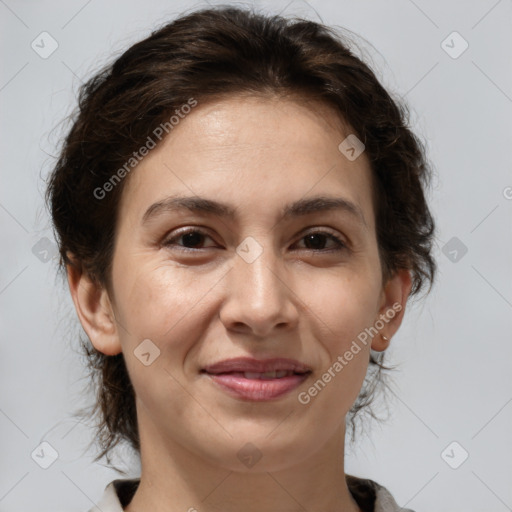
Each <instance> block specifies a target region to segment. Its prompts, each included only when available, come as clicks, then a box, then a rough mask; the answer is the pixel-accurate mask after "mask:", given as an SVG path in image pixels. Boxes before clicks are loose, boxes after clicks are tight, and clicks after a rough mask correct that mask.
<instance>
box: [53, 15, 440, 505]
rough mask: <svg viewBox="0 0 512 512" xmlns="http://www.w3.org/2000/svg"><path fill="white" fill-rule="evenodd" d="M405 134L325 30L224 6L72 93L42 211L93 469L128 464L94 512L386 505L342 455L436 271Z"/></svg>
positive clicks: (429, 223) (399, 115)
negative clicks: (131, 460) (119, 457)
mask: <svg viewBox="0 0 512 512" xmlns="http://www.w3.org/2000/svg"><path fill="white" fill-rule="evenodd" d="M406 121H407V120H406V110H405V109H404V108H403V107H401V106H400V105H397V103H396V102H394V101H393V100H392V98H391V97H390V95H389V94H388V93H387V92H386V91H385V90H384V89H383V87H382V86H381V85H380V83H379V82H378V80H377V78H376V77H375V75H374V74H373V72H372V71H371V70H370V69H369V68H368V67H367V66H366V65H365V64H364V63H363V62H361V60H359V59H358V58H357V57H356V56H354V55H353V53H352V52H351V51H350V50H349V49H348V47H347V46H346V43H345V42H344V41H342V40H341V39H340V38H339V36H336V35H335V33H334V32H332V31H331V30H329V29H327V28H326V27H323V26H321V25H319V24H317V23H313V22H310V21H303V20H286V19H283V18H281V17H265V16H263V15H259V14H255V13H252V12H249V11H247V10H240V9H236V8H228V7H223V8H212V9H207V10H201V11H197V12H193V13H191V14H189V15H187V16H184V17H182V18H180V19H178V20H176V21H174V22H172V23H170V24H168V25H166V26H164V27H163V28H161V29H160V30H158V31H156V32H154V33H153V34H152V35H151V36H150V37H148V38H147V39H145V40H144V41H141V42H139V43H137V44H135V45H134V46H132V47H131V48H130V49H129V50H128V51H126V52H125V53H124V54H123V55H122V56H121V57H119V58H118V59H117V60H116V61H115V62H114V63H113V65H112V66H109V67H107V68H106V69H105V70H104V71H102V72H101V73H99V74H98V75H97V76H95V77H94V78H92V79H91V80H90V81H89V82H88V83H87V84H85V86H84V87H83V88H82V90H81V95H80V108H79V112H78V113H77V115H76V117H75V119H74V124H73V126H72V128H71V130H70V132H69V135H68V136H67V138H66V141H65V144H64V147H63V149H62V153H61V156H60V158H59V160H58V162H57V165H56V167H55V169H54V171H53V173H52V175H51V178H50V182H49V187H48V201H49V203H50V207H51V212H52V216H53V220H54V224H55V229H56V235H57V238H58V240H59V244H60V254H61V264H62V267H63V268H64V269H65V270H66V272H67V277H68V282H69V287H70V291H71V295H72V298H73V302H74V304H75V307H76V311H77V314H78V317H79V319H80V322H81V324H82V326H83V328H84V330H85V332H86V334H87V338H88V339H87V340H86V341H85V342H84V343H85V344H84V347H85V348H86V351H87V354H88V357H89V361H90V365H91V368H92V370H93V376H95V377H96V378H97V379H98V402H97V404H96V406H95V409H94V411H93V412H97V413H99V417H100V423H99V425H98V439H99V442H100V445H101V447H102V449H103V451H102V453H101V454H100V456H99V457H101V456H103V455H108V454H109V452H110V451H111V450H112V449H113V448H114V446H115V445H116V444H117V443H118V442H119V441H127V442H128V443H129V444H130V445H131V447H133V449H134V450H135V451H136V452H137V453H138V454H140V460H141V476H140V479H139V478H137V479H124V480H123V479H118V480H115V481H113V482H111V483H110V484H109V485H108V486H107V487H106V489H105V493H104V496H103V497H102V500H101V502H100V503H98V507H97V508H94V509H93V510H102V511H103V512H107V511H108V512H113V511H117V512H119V511H121V510H125V511H127V512H137V511H138V512H140V511H144V510H152V511H155V512H157V511H160V510H166V511H169V510H173V511H174V510H176V511H180V510H181V511H183V510H190V511H192V510H198V511H200V512H202V511H205V512H206V511H214V510H215V511H216V510H222V511H224V512H229V511H234V510H244V511H245V512H250V511H253V510H258V511H261V510H268V511H270V510H272V511H285V510H286V511H295V510H297V511H299V510H315V511H330V512H331V511H340V512H341V511H350V512H355V511H365V512H366V511H375V512H384V511H385V512H388V511H394V510H399V508H398V505H397V504H396V502H395V501H394V499H393V498H392V497H391V494H390V493H389V492H388V491H387V490H386V489H385V488H383V487H382V486H380V485H379V484H377V483H375V482H373V481H370V480H365V479H361V478H356V477H354V476H350V475H346V474H345V471H344V462H343V454H344V443H345V434H346V425H347V424H348V423H350V422H349V421H348V420H351V419H352V420H353V418H354V414H355V413H356V412H357V411H358V410H359V409H361V408H364V407H368V404H369V402H370V400H371V396H372V390H373V388H374V387H375V385H376V382H377V381H378V378H379V375H380V371H381V369H382V359H381V356H382V354H383V352H384V351H385V350H386V348H387V347H388V346H389V344H390V341H391V338H392V337H393V335H394V334H395V333H396V332H397V330H398V328H399V326H400V324H401V322H402V319H403V315H404V311H405V306H406V303H407V301H408V299H409V298H410V297H411V296H412V295H415V294H417V293H418V292H419V291H420V290H421V289H422V288H423V286H424V285H425V283H426V282H428V281H429V282H430V283H432V281H433V278H434V274H435V268H436V267H435V262H434V260H433V258H432V255H431V247H432V238H433V233H434V222H433V220H432V217H431V214H430V212H429V209H428V206H427V204H426V200H425V196H424V187H425V186H426V185H427V184H428V178H429V173H428V171H429V169H428V166H427V165H426V161H425V157H424V152H423V150H422V146H421V144H420V142H419V141H418V139H417V138H416V137H415V136H414V135H413V133H411V131H410V130H409V129H408V128H407V126H406ZM99 457H98V458H99ZM400 510H404V509H400Z"/></svg>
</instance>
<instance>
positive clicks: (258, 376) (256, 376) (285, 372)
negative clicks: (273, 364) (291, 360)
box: [244, 370, 293, 380]
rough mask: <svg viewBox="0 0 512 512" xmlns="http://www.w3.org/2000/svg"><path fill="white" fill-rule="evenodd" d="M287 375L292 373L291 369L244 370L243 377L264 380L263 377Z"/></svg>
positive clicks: (271, 377)
mask: <svg viewBox="0 0 512 512" xmlns="http://www.w3.org/2000/svg"><path fill="white" fill-rule="evenodd" d="M289 375H293V372H292V371H289V370H278V371H273V372H264V373H259V372H244V377H245V378H246V379H259V380H265V379H280V378H282V377H288V376H289Z"/></svg>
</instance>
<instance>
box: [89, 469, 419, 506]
mask: <svg viewBox="0 0 512 512" xmlns="http://www.w3.org/2000/svg"><path fill="white" fill-rule="evenodd" d="M346 480H347V485H348V488H349V491H350V493H351V494H352V496H353V497H354V500H355V501H356V503H357V504H358V506H359V508H360V509H361V510H362V511H363V512H413V511H412V510H410V509H408V508H400V507H399V506H398V505H397V503H396V501H395V500H394V499H393V497H392V496H391V494H390V493H389V491H388V490H387V489H386V488H385V487H383V486H382V485H379V484H378V483H376V482H374V481H373V480H367V479H363V478H357V477H355V476H351V475H346ZM139 482H140V479H139V478H130V479H126V478H125V479H117V480H113V481H112V482H110V483H109V484H108V485H107V486H106V487H105V491H104V493H103V496H102V497H101V500H100V501H99V503H98V504H97V505H96V506H94V507H93V508H91V509H90V510H89V512H123V508H124V507H126V506H127V505H128V503H130V501H131V500H132V498H133V495H134V494H135V491H136V490H137V487H138V485H139Z"/></svg>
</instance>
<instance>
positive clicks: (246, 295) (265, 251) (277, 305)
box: [221, 237, 297, 336]
mask: <svg viewBox="0 0 512 512" xmlns="http://www.w3.org/2000/svg"><path fill="white" fill-rule="evenodd" d="M248 238H250V237H248ZM260 240H261V239H260ZM283 280H284V272H283V266H282V264H281V261H280V259H279V255H278V254H276V251H274V250H273V249H272V246H271V245H270V244H268V245H265V246H264V245H263V243H260V242H259V241H256V240H255V239H252V240H251V239H249V240H248V239H246V240H244V242H242V243H241V244H240V246H239V247H237V254H236V255H235V257H234V263H233V268H232V271H231V272H230V279H229V284H228V290H227V300H226V303H225V305H224V307H223V311H222V312H221V318H222V319H223V321H224V322H225V323H227V324H229V325H230V326H231V327H233V326H238V327H240V325H242V324H245V326H246V328H247V327H249V328H250V329H251V330H252V331H253V332H254V333H255V334H258V335H261V336H264V335H265V334H268V332H269V331H270V330H271V329H272V328H274V327H275V326H277V325H287V324H291V323H293V322H294V321H296V317H297V314H296V311H295V308H294V306H293V301H292V300H291V296H290V294H291V292H290V290H289V288H288V287H287V286H285V283H283Z"/></svg>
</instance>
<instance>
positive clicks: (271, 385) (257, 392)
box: [202, 357, 311, 401]
mask: <svg viewBox="0 0 512 512" xmlns="http://www.w3.org/2000/svg"><path fill="white" fill-rule="evenodd" d="M274 371H276V372H277V371H288V372H294V373H293V374H292V375H287V376H284V377H280V378H266V379H259V378H246V377H245V376H244V373H245V372H251V373H265V372H274ZM202 372H203V373H206V374H207V375H208V376H209V377H210V379H212V381H213V382H215V383H216V384H218V385H219V386H220V387H221V388H222V389H223V390H224V391H226V392H228V393H229V394H230V395H231V396H234V397H236V398H241V399H244V400H252V401H265V400H272V399H276V398H279V397H281V396H282V395H285V394H286V393H289V392H290V391H292V390H293V389H295V388H297V387H298V386H299V385H300V384H302V382H304V380H306V379H307V378H308V376H309V374H310V373H311V369H310V368H309V367H308V366H306V365H304V364H302V363H300V362H299V361H296V360H294V359H285V358H276V359H265V360H257V359H252V358H248V357H243V358H235V359H227V360H225V361H221V362H219V363H215V364H213V365H209V366H207V367H206V368H204V369H203V370H202Z"/></svg>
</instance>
